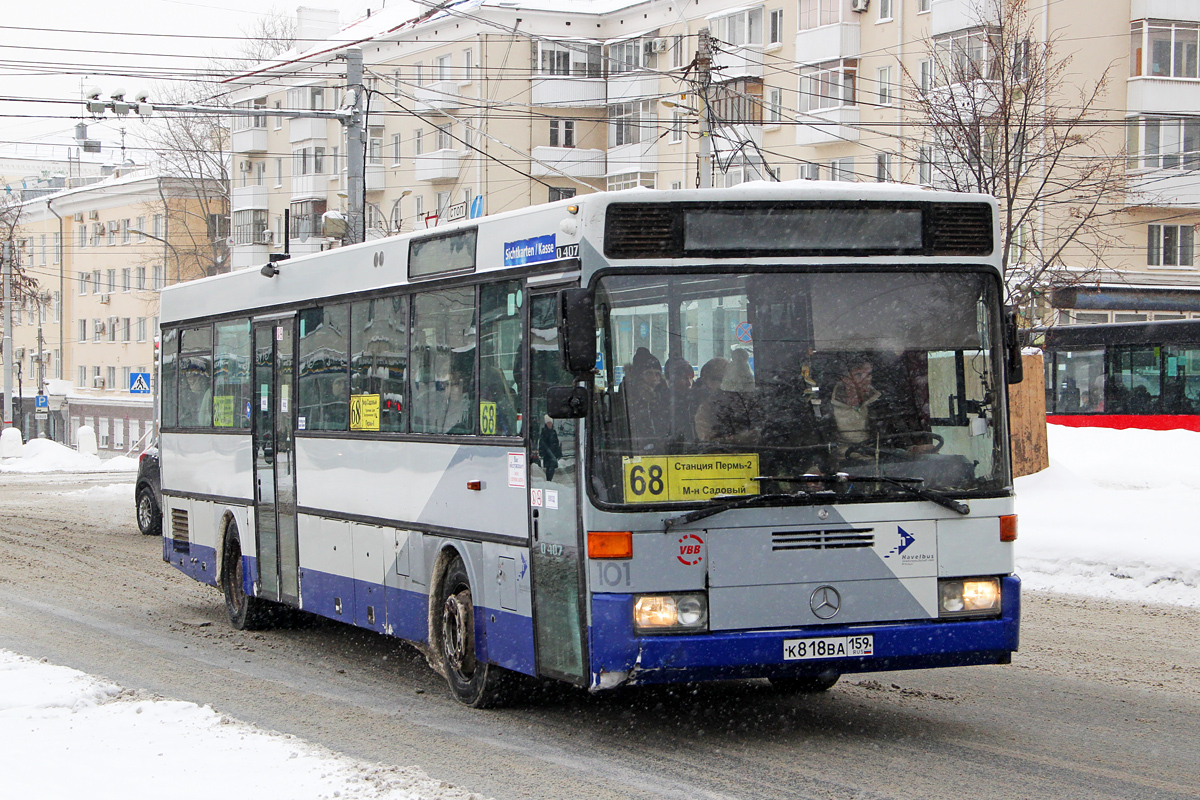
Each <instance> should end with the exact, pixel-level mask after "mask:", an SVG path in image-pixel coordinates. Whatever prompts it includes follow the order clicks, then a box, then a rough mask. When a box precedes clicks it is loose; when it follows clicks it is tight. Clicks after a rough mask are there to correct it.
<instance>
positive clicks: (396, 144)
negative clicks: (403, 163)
mask: <svg viewBox="0 0 1200 800" xmlns="http://www.w3.org/2000/svg"><path fill="white" fill-rule="evenodd" d="M403 139H404V137H403V135H401V134H399V133H393V134H392V165H393V166H394V165H396V164H399V163H400V142H401V141H403Z"/></svg>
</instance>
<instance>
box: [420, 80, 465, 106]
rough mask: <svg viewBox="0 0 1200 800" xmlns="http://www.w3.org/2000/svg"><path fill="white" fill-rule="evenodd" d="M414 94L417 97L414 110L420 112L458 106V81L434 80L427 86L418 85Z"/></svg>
mask: <svg viewBox="0 0 1200 800" xmlns="http://www.w3.org/2000/svg"><path fill="white" fill-rule="evenodd" d="M413 95H414V96H415V97H416V103H415V105H414V110H415V111H417V112H418V113H420V112H422V111H442V110H446V111H449V110H452V109H455V108H458V82H457V81H434V82H433V83H430V84H428V85H426V86H418V87H417V90H416V91H415V92H413Z"/></svg>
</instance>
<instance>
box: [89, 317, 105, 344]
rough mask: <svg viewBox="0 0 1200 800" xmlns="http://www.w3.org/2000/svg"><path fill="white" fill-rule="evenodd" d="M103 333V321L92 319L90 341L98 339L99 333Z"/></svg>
mask: <svg viewBox="0 0 1200 800" xmlns="http://www.w3.org/2000/svg"><path fill="white" fill-rule="evenodd" d="M103 333H104V323H103V322H101V321H100V320H98V319H92V341H93V342H98V341H100V336H101V334H103Z"/></svg>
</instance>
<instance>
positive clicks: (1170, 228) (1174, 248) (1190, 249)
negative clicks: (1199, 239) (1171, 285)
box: [1146, 225, 1195, 267]
mask: <svg viewBox="0 0 1200 800" xmlns="http://www.w3.org/2000/svg"><path fill="white" fill-rule="evenodd" d="M1194 250H1195V228H1194V227H1193V226H1191V225H1149V226H1147V234H1146V263H1147V264H1148V265H1150V266H1152V267H1191V266H1195V254H1194Z"/></svg>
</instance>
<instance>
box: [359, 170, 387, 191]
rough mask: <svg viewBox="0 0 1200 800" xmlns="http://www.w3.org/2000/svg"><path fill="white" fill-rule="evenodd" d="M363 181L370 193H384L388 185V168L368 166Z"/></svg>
mask: <svg viewBox="0 0 1200 800" xmlns="http://www.w3.org/2000/svg"><path fill="white" fill-rule="evenodd" d="M363 180H364V182H365V183H366V190H367V191H368V192H382V191H383V190H384V187H385V185H386V184H387V168H386V167H384V166H383V164H367V171H366V174H365V175H364V176H363Z"/></svg>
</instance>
